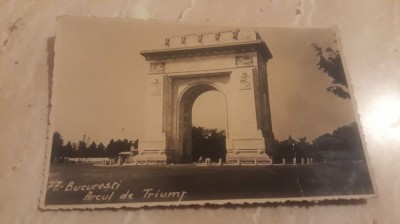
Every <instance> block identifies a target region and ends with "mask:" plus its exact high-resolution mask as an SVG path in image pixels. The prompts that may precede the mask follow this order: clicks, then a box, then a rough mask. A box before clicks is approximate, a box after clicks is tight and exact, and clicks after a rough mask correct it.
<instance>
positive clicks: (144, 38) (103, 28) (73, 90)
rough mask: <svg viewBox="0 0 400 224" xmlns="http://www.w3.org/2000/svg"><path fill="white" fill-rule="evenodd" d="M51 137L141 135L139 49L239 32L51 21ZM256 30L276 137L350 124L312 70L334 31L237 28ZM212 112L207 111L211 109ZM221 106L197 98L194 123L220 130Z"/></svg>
mask: <svg viewBox="0 0 400 224" xmlns="http://www.w3.org/2000/svg"><path fill="white" fill-rule="evenodd" d="M57 23H58V26H57V34H56V42H55V54H56V55H55V68H54V77H53V88H52V89H53V93H52V108H51V113H50V121H51V126H50V128H51V130H50V131H51V133H52V132H54V131H58V132H60V133H61V134H62V136H63V138H64V141H73V142H77V141H79V140H81V139H82V138H83V135H86V137H90V139H91V141H95V142H96V143H99V142H103V143H108V142H109V141H110V139H112V138H113V139H124V138H127V139H129V140H133V139H136V138H139V139H140V137H141V136H142V135H143V131H144V128H143V125H144V123H143V121H144V107H143V105H144V97H143V93H144V90H145V89H144V78H145V75H146V74H147V73H148V66H149V65H148V63H147V62H146V61H145V59H144V58H143V57H142V56H141V55H140V54H139V52H140V51H141V50H150V49H154V48H157V47H155V46H160V45H162V44H163V43H164V38H166V37H169V36H173V35H182V34H188V33H190V34H191V33H201V32H209V31H218V30H226V29H231V28H238V27H228V28H227V27H218V26H193V25H177V24H176V23H175V24H173V23H165V24H161V25H160V23H156V22H151V21H147V22H138V21H135V20H134V21H129V20H119V19H113V20H111V19H110V20H108V19H99V18H97V19H95V18H73V17H60V18H59V19H58V21H57ZM239 29H251V30H255V31H257V32H258V33H259V34H260V36H261V38H262V39H263V40H264V41H265V42H266V44H267V45H268V47H269V49H270V50H271V52H272V55H273V58H272V59H271V60H270V61H268V63H267V69H268V83H269V95H270V106H271V117H272V128H273V132H274V135H275V137H276V138H277V139H279V140H284V139H287V138H288V136H289V135H291V136H292V137H294V138H295V139H298V138H301V137H307V139H308V140H313V139H314V138H316V137H318V136H320V135H322V134H324V133H327V132H332V131H333V130H334V129H336V128H337V127H340V126H343V125H347V124H349V123H351V122H354V121H355V120H356V119H355V116H354V112H353V108H352V103H351V100H348V99H347V100H345V99H341V98H338V97H337V96H335V95H333V94H331V93H329V92H327V91H326V88H327V87H329V84H330V82H331V81H332V80H331V78H330V77H328V76H327V75H326V74H324V73H323V72H322V71H320V70H319V69H318V66H317V63H318V61H319V59H318V57H317V56H316V54H315V51H314V49H313V48H312V47H311V44H312V43H317V44H319V45H320V46H322V47H328V46H330V47H333V48H337V46H336V42H335V40H336V36H335V32H334V30H333V29H305V28H260V27H251V28H240V27H239ZM210 108H212V110H210ZM225 116H226V111H225V102H224V100H223V98H222V96H221V94H220V93H219V92H217V91H209V92H206V93H204V94H202V95H200V96H199V98H198V99H197V100H196V101H195V103H194V106H193V125H196V126H203V127H207V128H218V129H223V127H225V126H226V124H225V123H224V122H225V121H226V119H224V118H225Z"/></svg>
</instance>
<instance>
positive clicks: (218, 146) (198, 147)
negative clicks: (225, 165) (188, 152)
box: [192, 126, 226, 162]
mask: <svg viewBox="0 0 400 224" xmlns="http://www.w3.org/2000/svg"><path fill="white" fill-rule="evenodd" d="M200 157H202V158H203V159H205V158H210V159H211V161H213V162H217V161H218V160H219V159H222V161H225V160H226V143H225V132H224V131H218V129H206V128H204V127H197V126H193V127H192V159H193V161H198V160H199V158H200Z"/></svg>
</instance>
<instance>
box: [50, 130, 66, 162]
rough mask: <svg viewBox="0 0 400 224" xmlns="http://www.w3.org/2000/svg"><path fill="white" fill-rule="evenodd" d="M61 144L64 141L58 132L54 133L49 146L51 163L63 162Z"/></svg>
mask: <svg viewBox="0 0 400 224" xmlns="http://www.w3.org/2000/svg"><path fill="white" fill-rule="evenodd" d="M63 144H64V140H63V138H62V136H61V134H60V133H59V132H54V134H53V141H52V145H51V161H52V162H53V163H58V162H61V161H62V160H63V155H62V151H63Z"/></svg>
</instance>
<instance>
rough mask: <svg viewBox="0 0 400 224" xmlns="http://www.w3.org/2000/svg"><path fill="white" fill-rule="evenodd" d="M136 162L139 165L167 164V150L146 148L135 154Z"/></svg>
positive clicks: (134, 159)
mask: <svg viewBox="0 0 400 224" xmlns="http://www.w3.org/2000/svg"><path fill="white" fill-rule="evenodd" d="M132 160H133V161H134V163H136V164H137V165H162V164H167V156H166V154H165V150H157V149H156V150H145V151H142V152H139V154H138V155H136V156H134V157H133V159H132Z"/></svg>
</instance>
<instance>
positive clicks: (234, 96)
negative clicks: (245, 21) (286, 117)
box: [135, 30, 274, 164]
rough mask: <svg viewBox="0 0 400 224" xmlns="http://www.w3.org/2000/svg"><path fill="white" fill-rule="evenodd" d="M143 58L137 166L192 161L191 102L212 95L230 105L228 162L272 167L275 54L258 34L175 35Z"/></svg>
mask: <svg viewBox="0 0 400 224" xmlns="http://www.w3.org/2000/svg"><path fill="white" fill-rule="evenodd" d="M141 55H142V56H144V57H145V59H146V61H147V62H148V63H149V68H150V69H149V73H148V74H147V75H146V93H145V94H144V97H145V98H146V104H145V108H146V109H145V132H144V136H143V138H142V139H140V142H139V154H138V155H137V156H136V157H135V158H136V160H137V162H144V163H146V164H150V163H153V164H160V163H161V164H163V163H181V162H189V161H190V158H191V148H192V145H191V144H192V143H191V128H192V107H193V103H194V101H195V100H196V98H197V97H198V96H199V95H201V94H202V93H204V92H207V91H210V90H214V91H218V92H220V93H221V94H222V96H223V97H224V99H225V102H226V112H227V122H226V123H227V127H226V130H225V131H226V150H227V154H226V162H227V163H230V164H245V163H250V164H270V163H271V159H270V157H269V156H268V155H267V154H266V151H268V150H270V149H271V148H272V145H273V140H274V138H273V133H272V126H271V114H270V106H269V96H268V82H267V67H266V63H267V61H268V60H269V59H271V58H272V55H271V52H270V51H269V49H268V47H267V45H266V44H265V42H264V41H263V40H262V39H261V38H260V36H259V35H258V33H257V32H244V31H240V30H228V31H221V32H209V33H200V34H189V35H184V36H171V37H169V38H165V40H164V42H163V44H161V45H160V46H158V47H155V50H146V51H141Z"/></svg>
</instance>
